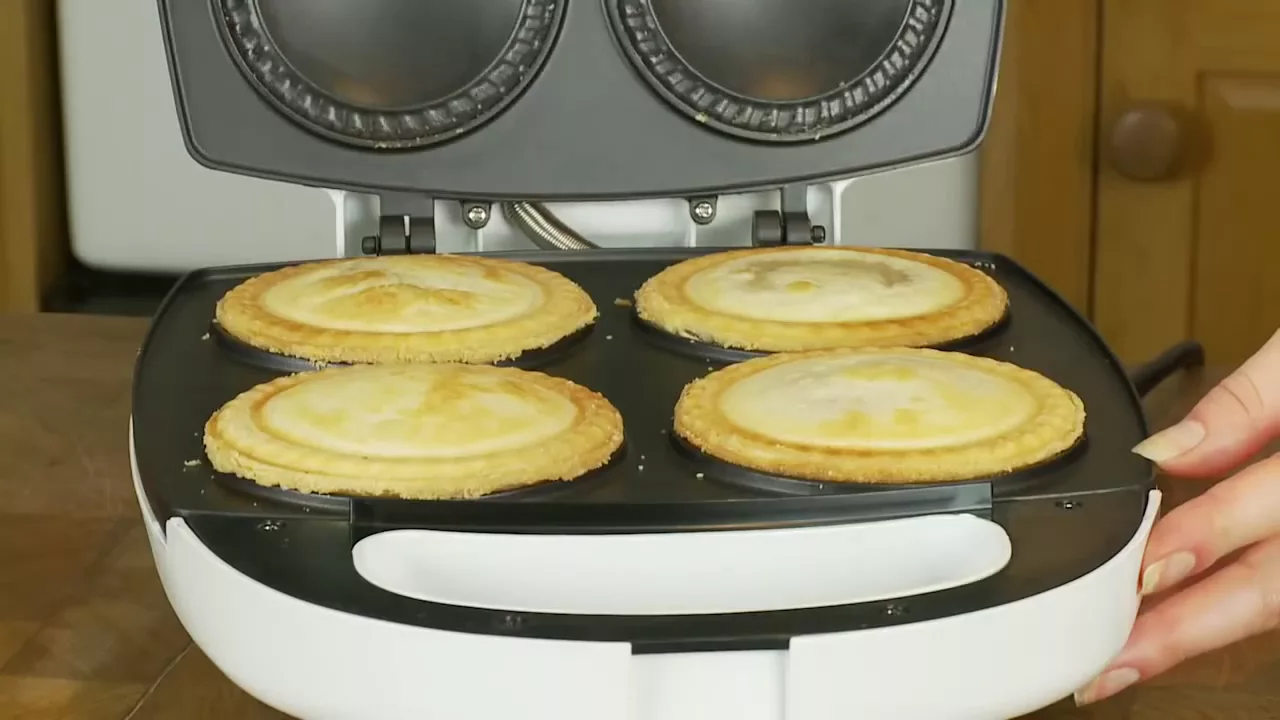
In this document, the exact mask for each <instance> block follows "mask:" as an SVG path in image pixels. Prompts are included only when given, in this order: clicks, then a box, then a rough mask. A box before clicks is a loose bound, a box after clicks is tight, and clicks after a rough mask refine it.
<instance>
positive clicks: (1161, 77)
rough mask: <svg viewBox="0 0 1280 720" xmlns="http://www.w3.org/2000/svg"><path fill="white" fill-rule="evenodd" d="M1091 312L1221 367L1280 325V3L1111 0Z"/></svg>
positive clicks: (1133, 352) (1109, 324)
mask: <svg viewBox="0 0 1280 720" xmlns="http://www.w3.org/2000/svg"><path fill="white" fill-rule="evenodd" d="M1103 13H1104V14H1103V22H1102V28H1103V31H1102V32H1103V40H1102V53H1101V58H1102V70H1101V87H1100V120H1101V126H1100V127H1101V132H1100V137H1099V138H1098V141H1099V142H1098V148H1099V163H1098V168H1099V170H1098V185H1097V192H1098V195H1097V233H1096V237H1095V240H1096V246H1095V283H1094V302H1093V313H1094V320H1095V322H1096V323H1097V325H1098V327H1099V329H1100V330H1101V331H1102V333H1103V334H1104V335H1105V336H1106V337H1107V339H1108V340H1109V341H1110V342H1111V343H1112V344H1113V345H1114V347H1115V348H1116V350H1117V352H1119V353H1120V355H1121V356H1122V358H1123V359H1124V360H1127V361H1139V360H1142V359H1144V358H1147V357H1150V356H1151V355H1153V354H1155V353H1156V352H1158V351H1159V350H1161V349H1162V348H1163V347H1165V346H1167V345H1169V344H1171V343H1174V342H1177V341H1180V340H1184V339H1187V338H1194V339H1197V340H1200V341H1202V342H1203V343H1204V344H1205V347H1206V349H1207V351H1208V354H1209V361H1210V362H1211V363H1214V364H1219V363H1224V364H1233V363H1237V362H1239V361H1241V360H1243V359H1245V358H1246V357H1247V356H1248V355H1249V354H1250V353H1251V352H1252V351H1253V350H1254V349H1256V348H1257V346H1258V345H1260V344H1261V343H1262V342H1263V341H1264V340H1265V339H1266V338H1267V337H1268V336H1269V335H1270V333H1272V332H1273V331H1275V329H1276V327H1277V326H1278V325H1280V1H1277V0H1213V1H1212V2H1207V1H1206V0H1107V1H1106V2H1104V3H1103Z"/></svg>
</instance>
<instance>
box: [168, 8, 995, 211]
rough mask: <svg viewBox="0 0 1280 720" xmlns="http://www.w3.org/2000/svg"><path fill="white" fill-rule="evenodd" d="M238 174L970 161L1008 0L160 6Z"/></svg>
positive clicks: (442, 181)
mask: <svg viewBox="0 0 1280 720" xmlns="http://www.w3.org/2000/svg"><path fill="white" fill-rule="evenodd" d="M158 2H159V5H160V10H161V15H162V20H163V24H164V28H165V39H166V47H167V49H168V54H169V58H170V62H171V70H172V75H173V79H174V87H175V92H176V96H177V101H178V108H179V114H180V116H181V120H182V127H183V132H184V135H185V138H186V141H187V145H188V148H189V150H190V151H191V153H192V155H193V156H194V157H195V158H196V159H197V160H198V161H200V162H201V163H203V164H206V165H208V166H210V167H213V168H215V169H219V170H225V171H230V172H234V173H239V174H245V175H254V176H260V177H266V178H271V179H277V180H284V181H291V182H297V183H302V184H309V185H317V186H322V187H330V188H338V189H351V190H363V191H375V192H378V191H401V192H410V193H424V194H428V195H431V196H434V197H438V198H456V199H476V200H481V199H483V200H594V199H631V198H643V197H671V196H681V197H696V196H701V195H713V194H717V193H720V192H729V191H734V192H736V191H748V190H758V189H764V188H774V187H782V186H785V185H794V184H802V183H809V182H817V181H822V180H827V179H833V178H839V177H847V176H851V175H855V174H858V173H861V172H865V171H869V170H875V169H880V168H887V167H892V166H895V165H899V164H903V163H910V162H919V161H923V160H927V159H932V158H938V157H944V156H948V155H953V154H958V153H962V152H965V151H967V150H969V149H971V148H972V147H973V146H974V145H976V143H977V142H978V140H979V139H980V138H981V136H982V133H983V131H984V129H985V127H986V121H987V111H988V107H989V103H990V98H991V95H992V92H993V90H994V84H995V83H994V77H995V68H996V62H997V55H998V47H999V37H1000V28H1001V20H1002V14H1003V0H964V2H958V1H957V0H859V2H845V1H844V0H433V1H432V2H422V1H421V0H204V1H203V2H201V0H158Z"/></svg>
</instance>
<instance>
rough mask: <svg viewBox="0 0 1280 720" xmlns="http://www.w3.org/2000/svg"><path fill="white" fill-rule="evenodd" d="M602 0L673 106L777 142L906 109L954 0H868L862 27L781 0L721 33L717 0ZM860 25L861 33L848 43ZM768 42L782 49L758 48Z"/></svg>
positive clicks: (629, 49) (833, 9)
mask: <svg viewBox="0 0 1280 720" xmlns="http://www.w3.org/2000/svg"><path fill="white" fill-rule="evenodd" d="M602 1H603V2H604V3H605V8H606V12H607V14H608V16H609V21H610V25H611V26H612V30H613V35H614V38H615V40H616V41H617V44H618V45H619V47H620V48H621V49H622V51H623V53H624V54H625V55H626V56H627V59H628V60H629V61H630V62H631V65H632V67H633V69H634V70H635V72H636V74H637V75H638V76H639V77H640V78H641V79H642V80H643V81H644V82H645V83H646V84H647V85H648V86H649V88H650V89H651V90H653V91H654V92H655V93H656V94H657V95H658V96H659V97H661V98H662V99H663V100H664V101H665V102H666V103H667V104H668V105H669V106H671V107H672V108H673V109H674V110H676V111H677V112H679V113H681V114H682V115H684V116H686V117H687V118H689V120H690V121H692V122H695V123H698V124H699V125H702V126H704V127H707V128H710V129H712V130H715V131H717V132H720V133H723V134H725V135H729V136H732V137H735V138H740V139H744V140H751V141H756V142H764V143H775V144H777V143H795V142H814V141H817V140H821V139H822V138H829V137H832V136H835V135H839V134H841V133H844V132H847V131H849V130H852V129H853V128H856V127H858V126H860V125H863V124H865V123H867V122H869V121H871V120H873V119H874V118H875V117H877V116H878V115H879V114H880V113H882V112H884V111H885V110H886V109H888V108H889V107H890V106H891V105H893V104H894V103H895V102H897V101H898V100H899V99H900V98H901V97H902V96H903V95H904V94H905V93H906V92H907V91H908V90H909V89H910V88H911V87H912V86H913V85H914V84H915V82H916V80H917V79H918V78H919V76H920V74H921V73H922V72H923V71H924V70H925V68H927V67H928V66H929V63H930V61H932V59H933V57H934V54H935V53H936V51H937V49H938V45H939V43H940V42H941V40H942V37H943V36H944V35H945V34H946V33H945V30H946V27H947V23H948V21H949V20H950V16H951V8H952V2H953V1H954V0H861V1H860V2H858V3H853V4H852V5H857V6H858V7H857V8H856V9H852V10H850V12H852V13H856V15H857V17H856V18H854V19H853V20H856V21H852V22H842V21H841V20H840V19H838V18H835V17H833V14H835V13H838V12H839V11H840V7H839V4H837V3H830V4H829V6H828V8H826V9H824V10H822V11H820V12H812V13H805V12H803V11H801V10H796V9H795V8H794V5H793V3H792V1H791V0H769V2H768V3H766V4H767V5H771V7H763V8H761V7H757V8H755V9H754V13H753V15H754V17H752V18H747V19H745V20H744V19H740V22H737V23H736V25H735V27H734V28H727V27H717V24H718V22H719V20H720V16H719V15H718V14H717V12H716V8H715V6H714V4H713V3H707V2H699V0H602ZM852 5H850V7H852ZM868 5H876V6H878V7H877V8H870V9H869V8H868V7H867V6H868ZM789 6H790V7H789ZM780 26H784V27H780ZM786 26H789V27H786ZM849 28H856V30H857V32H859V33H861V34H860V35H855V36H854V37H847V36H842V35H841V33H842V32H848V30H849ZM735 32H737V33H738V35H737V36H735ZM708 36H710V37H715V38H730V39H731V41H730V42H722V43H715V42H713V41H711V40H708V39H706V38H708ZM766 43H767V44H768V47H769V48H770V51H771V52H769V53H761V52H758V51H757V50H755V49H754V48H757V47H760V46H762V45H764V44H766ZM730 48H732V49H730ZM779 55H781V57H779ZM766 58H767V59H766ZM764 63H768V64H767V65H766V64H764ZM814 78H818V79H819V82H821V84H822V85H823V87H816V86H813V85H812V84H810V83H811V82H812V81H813V79H814ZM806 85H808V86H807V87H806Z"/></svg>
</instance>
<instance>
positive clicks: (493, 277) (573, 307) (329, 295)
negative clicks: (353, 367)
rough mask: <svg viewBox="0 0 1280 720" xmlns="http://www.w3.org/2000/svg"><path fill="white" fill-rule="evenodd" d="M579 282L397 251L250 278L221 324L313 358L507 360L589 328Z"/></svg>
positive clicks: (254, 342) (256, 343) (591, 314)
mask: <svg viewBox="0 0 1280 720" xmlns="http://www.w3.org/2000/svg"><path fill="white" fill-rule="evenodd" d="M596 315H597V310H596V306H595V304H594V303H593V302H592V300H591V298H590V297H589V296H588V295H587V293H586V292H585V291H583V290H582V288H580V287H579V286H578V285H576V284H575V283H573V282H572V281H570V280H569V279H567V278H565V277H564V276H562V275H560V274H559V273H556V272H553V271H551V270H548V269H546V268H543V267H539V266H536V265H531V264H528V263H522V262H516V261H512V260H503V259H499V258H484V257H475V256H464V255H400V256H387V257H375V258H352V259H344V260H327V261H319V262H310V263H304V264H301V265H293V266H290V267H286V268H282V269H280V270H276V271H273V272H269V273H265V274H262V275H258V276H256V277H253V278H250V279H249V280H246V281H245V282H243V283H241V284H240V285H239V286H237V287H236V288H234V289H233V290H231V291H230V292H229V293H227V294H226V295H225V296H223V298H222V299H221V301H220V302H219V303H218V307H217V321H218V324H219V325H220V326H221V327H222V329H223V330H224V331H226V332H227V333H228V334H230V335H231V336H232V337H234V338H237V339H239V340H240V341H242V342H245V343H247V344H249V345H251V346H253V347H255V348H259V349H261V350H266V351H268V352H272V353H276V354H280V355H287V356H290V357H297V358H303V359H306V360H311V361H314V362H317V363H353V364H354V363H401V362H463V363H491V362H497V361H502V360H509V359H513V358H516V357H518V356H520V355H521V354H522V353H524V352H527V351H529V350H536V349H542V348H546V347H549V346H551V345H554V344H555V343H556V342H558V341H560V340H563V339H564V338H566V337H568V336H570V335H572V334H574V333H575V332H577V331H579V330H582V329H583V328H586V327H587V326H589V325H591V324H592V323H593V322H594V321H595V318H596Z"/></svg>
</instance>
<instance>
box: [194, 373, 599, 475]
mask: <svg viewBox="0 0 1280 720" xmlns="http://www.w3.org/2000/svg"><path fill="white" fill-rule="evenodd" d="M397 367H400V368H408V369H409V370H410V371H411V372H415V371H416V372H431V371H437V370H443V371H448V372H455V373H462V374H470V373H478V374H486V375H493V376H497V377H500V378H505V379H508V380H513V381H515V382H518V383H521V384H522V385H524V386H525V387H527V388H530V389H539V390H542V391H547V392H550V393H553V394H554V395H555V396H557V397H559V398H563V399H565V400H567V401H568V402H569V403H572V405H573V407H574V410H575V414H574V417H573V420H572V421H571V422H570V424H569V425H568V427H566V428H564V429H563V430H561V431H560V432H558V433H556V434H555V435H554V436H553V437H550V438H544V439H540V440H538V442H537V443H536V444H534V445H532V446H531V445H522V446H517V447H511V448H507V449H503V450H500V451H497V452H490V453H485V454H475V455H466V456H462V457H434V458H432V457H418V458H414V457H400V458H387V457H381V458H379V457H371V456H362V455H360V454H356V453H350V452H342V451H341V450H340V449H325V448H321V447H317V446H316V445H315V444H309V445H304V444H300V443H296V442H291V441H290V440H289V439H288V438H287V437H286V436H285V435H284V434H283V433H282V432H280V431H279V430H278V429H277V428H272V427H270V425H269V424H267V423H265V422H264V419H263V410H264V408H265V407H266V405H267V403H268V402H270V401H271V400H272V399H273V398H278V397H279V396H280V395H281V393H284V392H285V391H288V390H290V389H293V388H297V387H299V386H301V385H303V384H305V383H308V382H317V381H324V380H326V379H328V378H332V377H334V376H335V374H343V373H348V374H349V373H357V372H364V373H393V372H394V371H395V370H396V368H397ZM392 382H393V381H392ZM359 410H360V408H356V411H357V412H358V411H359ZM365 410H376V408H365ZM456 422H457V423H460V424H465V423H467V422H468V418H466V417H458V418H457V419H456ZM460 427H465V425H460ZM464 432H466V430H464ZM481 432H483V431H477V434H476V435H477V437H483V436H482V435H480V433H481ZM623 437H624V436H623V421H622V415H621V414H620V413H619V412H618V410H617V408H615V407H614V406H613V405H612V404H611V403H610V402H609V401H608V400H607V399H606V398H605V397H604V396H602V395H600V394H599V393H597V392H595V391H592V390H589V389H587V388H585V387H583V386H581V385H578V384H576V383H574V382H571V381H569V380H565V379H563V378H557V377H553V376H550V375H546V374H544V373H539V372H535V371H531V370H521V369H518V368H509V367H493V366H488V365H462V364H452V365H408V366H406V365H401V366H397V365H363V366H350V367H334V368H326V369H321V370H314V371H309V372H303V373H297V374H295V375H289V376H285V377H281V378H277V379H275V380H272V381H269V382H266V383H263V384H261V385H258V386H256V387H253V388H251V389H249V390H247V391H245V392H243V393H241V394H240V395H238V396H237V397H235V398H233V399H232V400H231V401H229V402H227V403H226V404H225V405H223V406H222V407H221V408H220V409H219V410H218V411H217V412H216V413H214V414H213V415H212V416H211V417H210V418H209V420H208V421H207V422H206V423H205V428H204V448H205V454H206V455H207V456H208V458H209V460H210V463H211V465H212V466H213V468H214V470H216V471H218V472H222V473H228V474H232V475H235V476H237V477H240V478H242V479H245V480H249V481H252V482H255V483H257V484H259V485H262V486H265V487H278V488H284V489H287V490H295V491H300V492H304V493H317V494H338V495H351V496H360V497H390V498H398V499H405V500H449V499H468V498H478V497H483V496H485V495H490V494H493V493H496V492H502V491H507V490H515V489H520V488H526V487H532V486H534V485H539V484H542V483H546V482H557V481H559V482H569V481H573V480H576V479H578V478H581V477H582V476H583V475H585V474H587V473H589V472H591V471H593V470H597V469H599V468H601V467H603V466H605V465H606V464H608V463H609V462H610V460H611V459H612V458H613V457H614V456H615V454H616V453H617V452H618V450H619V449H620V448H621V447H622V444H623Z"/></svg>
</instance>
